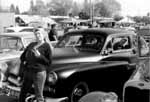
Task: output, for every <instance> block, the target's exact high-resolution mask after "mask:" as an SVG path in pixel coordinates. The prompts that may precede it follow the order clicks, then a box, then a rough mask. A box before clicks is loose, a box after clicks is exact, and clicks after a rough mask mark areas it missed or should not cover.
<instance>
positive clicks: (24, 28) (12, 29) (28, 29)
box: [5, 26, 34, 33]
mask: <svg viewBox="0 0 150 102" xmlns="http://www.w3.org/2000/svg"><path fill="white" fill-rule="evenodd" d="M33 31H34V27H28V26H21V27H20V26H18V27H7V28H6V29H5V33H12V32H33Z"/></svg>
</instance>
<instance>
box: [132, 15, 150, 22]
mask: <svg viewBox="0 0 150 102" xmlns="http://www.w3.org/2000/svg"><path fill="white" fill-rule="evenodd" d="M133 20H134V21H135V22H136V23H145V24H150V17H148V16H143V17H141V16H135V17H133Z"/></svg>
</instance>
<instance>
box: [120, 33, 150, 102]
mask: <svg viewBox="0 0 150 102" xmlns="http://www.w3.org/2000/svg"><path fill="white" fill-rule="evenodd" d="M139 35H140V36H143V37H144V38H146V36H147V35H145V34H143V33H139ZM146 41H147V43H148V44H149V43H150V38H149V37H147V38H146ZM138 45H139V50H138V51H139V58H138V63H137V68H136V71H135V72H134V73H133V75H131V77H130V78H129V80H128V81H127V82H126V83H125V85H124V88H123V102H136V101H137V102H150V51H149V52H148V54H145V53H142V49H143V47H142V46H143V43H139V44H138Z"/></svg>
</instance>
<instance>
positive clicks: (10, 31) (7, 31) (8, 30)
mask: <svg viewBox="0 0 150 102" xmlns="http://www.w3.org/2000/svg"><path fill="white" fill-rule="evenodd" d="M5 32H6V33H12V32H15V31H14V30H12V29H6V31H5Z"/></svg>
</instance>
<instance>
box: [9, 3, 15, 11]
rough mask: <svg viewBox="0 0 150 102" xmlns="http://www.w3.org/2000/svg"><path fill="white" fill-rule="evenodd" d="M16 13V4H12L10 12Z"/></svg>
mask: <svg viewBox="0 0 150 102" xmlns="http://www.w3.org/2000/svg"><path fill="white" fill-rule="evenodd" d="M15 11H16V9H15V6H14V4H11V5H10V12H15Z"/></svg>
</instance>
